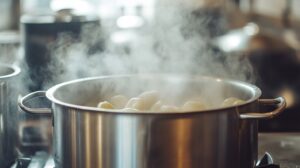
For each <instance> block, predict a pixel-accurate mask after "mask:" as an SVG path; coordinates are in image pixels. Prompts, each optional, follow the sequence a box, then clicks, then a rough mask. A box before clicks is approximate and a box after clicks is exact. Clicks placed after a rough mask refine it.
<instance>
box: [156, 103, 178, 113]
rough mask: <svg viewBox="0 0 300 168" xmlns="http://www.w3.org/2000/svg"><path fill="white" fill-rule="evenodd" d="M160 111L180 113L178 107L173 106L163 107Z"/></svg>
mask: <svg viewBox="0 0 300 168" xmlns="http://www.w3.org/2000/svg"><path fill="white" fill-rule="evenodd" d="M160 111H162V112H177V111H179V108H178V107H177V106H172V105H162V106H161V108H160Z"/></svg>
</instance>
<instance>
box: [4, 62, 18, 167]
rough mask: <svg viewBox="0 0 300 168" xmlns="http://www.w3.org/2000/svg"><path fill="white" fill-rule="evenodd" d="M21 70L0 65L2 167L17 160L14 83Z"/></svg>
mask: <svg viewBox="0 0 300 168" xmlns="http://www.w3.org/2000/svg"><path fill="white" fill-rule="evenodd" d="M19 73H20V69H19V68H17V67H14V66H9V65H3V64H0V167H4V168H6V167H9V166H10V165H11V164H12V163H13V162H14V160H15V158H16V142H15V141H16V139H17V117H18V116H17V106H16V104H15V101H17V95H16V90H15V88H14V82H15V80H16V76H17V75H18V74H19Z"/></svg>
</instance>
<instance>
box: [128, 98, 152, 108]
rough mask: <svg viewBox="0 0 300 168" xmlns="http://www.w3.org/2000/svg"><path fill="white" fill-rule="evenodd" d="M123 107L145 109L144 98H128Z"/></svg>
mask: <svg viewBox="0 0 300 168" xmlns="http://www.w3.org/2000/svg"><path fill="white" fill-rule="evenodd" d="M125 108H133V109H137V110H147V108H146V106H145V102H144V100H143V99H141V98H139V97H134V98H131V99H129V101H128V102H127V104H126V106H125Z"/></svg>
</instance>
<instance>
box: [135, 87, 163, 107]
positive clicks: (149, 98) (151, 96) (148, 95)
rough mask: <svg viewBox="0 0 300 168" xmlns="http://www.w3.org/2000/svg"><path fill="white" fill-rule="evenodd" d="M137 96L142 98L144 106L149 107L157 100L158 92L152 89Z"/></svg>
mask: <svg viewBox="0 0 300 168" xmlns="http://www.w3.org/2000/svg"><path fill="white" fill-rule="evenodd" d="M138 97H139V98H141V99H143V102H144V108H145V109H150V108H151V106H152V105H153V104H154V103H155V102H156V101H157V100H158V98H159V93H158V91H155V90H152V91H147V92H143V93H142V94H140V95H139V96H138Z"/></svg>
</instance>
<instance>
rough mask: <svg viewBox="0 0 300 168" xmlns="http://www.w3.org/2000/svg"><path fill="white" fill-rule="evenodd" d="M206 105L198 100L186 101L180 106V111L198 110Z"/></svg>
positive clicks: (203, 108)
mask: <svg viewBox="0 0 300 168" xmlns="http://www.w3.org/2000/svg"><path fill="white" fill-rule="evenodd" d="M205 109H206V106H205V104H204V103H201V102H199V101H192V100H190V101H187V102H185V103H184V104H183V106H182V107H181V111H199V110H205Z"/></svg>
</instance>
